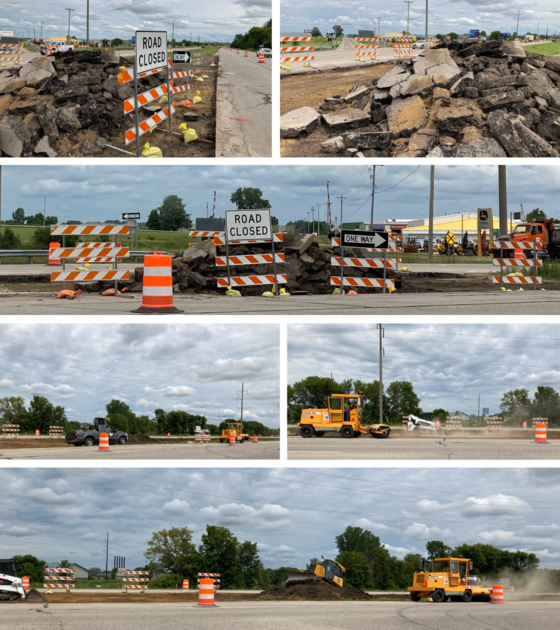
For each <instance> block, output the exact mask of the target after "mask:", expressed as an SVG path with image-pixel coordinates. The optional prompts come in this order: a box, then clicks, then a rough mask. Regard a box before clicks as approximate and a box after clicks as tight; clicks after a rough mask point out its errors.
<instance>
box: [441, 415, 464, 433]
mask: <svg viewBox="0 0 560 630" xmlns="http://www.w3.org/2000/svg"><path fill="white" fill-rule="evenodd" d="M462 424H463V421H462V418H461V416H447V417H446V419H445V428H446V429H451V430H458V429H460V428H461V426H462Z"/></svg>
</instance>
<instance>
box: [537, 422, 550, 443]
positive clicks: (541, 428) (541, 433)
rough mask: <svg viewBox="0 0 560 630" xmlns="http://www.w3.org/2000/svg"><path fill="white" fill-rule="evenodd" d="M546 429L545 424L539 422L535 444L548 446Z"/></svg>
mask: <svg viewBox="0 0 560 630" xmlns="http://www.w3.org/2000/svg"><path fill="white" fill-rule="evenodd" d="M546 429H547V426H546V424H545V423H544V422H537V426H536V427H535V442H537V444H546V443H547V439H546Z"/></svg>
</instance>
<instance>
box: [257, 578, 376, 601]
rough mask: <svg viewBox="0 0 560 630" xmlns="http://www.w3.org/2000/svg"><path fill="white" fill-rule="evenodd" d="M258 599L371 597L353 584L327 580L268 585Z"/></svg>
mask: <svg viewBox="0 0 560 630" xmlns="http://www.w3.org/2000/svg"><path fill="white" fill-rule="evenodd" d="M260 599H267V600H281V601H297V600H308V601H341V600H343V599H356V600H363V601H369V600H371V599H373V598H372V596H371V595H368V593H366V592H365V591H362V589H360V588H356V587H355V586H343V587H342V588H340V587H339V586H335V585H334V584H329V583H328V582H315V583H307V584H293V585H291V586H289V585H286V586H280V585H279V584H274V585H272V586H269V587H268V588H267V589H266V590H265V591H263V592H262V593H261V594H260Z"/></svg>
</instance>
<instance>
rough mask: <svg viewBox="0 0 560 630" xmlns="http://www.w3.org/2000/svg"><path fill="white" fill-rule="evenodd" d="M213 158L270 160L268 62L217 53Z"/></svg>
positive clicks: (228, 51) (227, 52)
mask: <svg viewBox="0 0 560 630" xmlns="http://www.w3.org/2000/svg"><path fill="white" fill-rule="evenodd" d="M219 55H220V67H219V72H218V83H217V87H216V157H228V158H232V157H260V158H265V157H272V59H271V58H270V57H267V58H265V60H264V63H259V62H258V57H257V56H256V54H255V53H254V52H250V53H249V56H248V57H245V55H244V51H242V50H240V51H239V54H237V52H236V51H230V50H224V49H220V51H219Z"/></svg>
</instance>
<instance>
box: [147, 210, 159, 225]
mask: <svg viewBox="0 0 560 630" xmlns="http://www.w3.org/2000/svg"><path fill="white" fill-rule="evenodd" d="M146 227H147V228H148V229H149V230H161V221H160V220H159V212H158V211H157V210H156V209H155V208H154V209H153V210H152V211H151V212H150V216H149V217H148V220H147V221H146Z"/></svg>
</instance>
